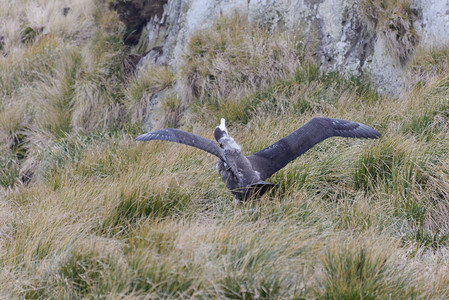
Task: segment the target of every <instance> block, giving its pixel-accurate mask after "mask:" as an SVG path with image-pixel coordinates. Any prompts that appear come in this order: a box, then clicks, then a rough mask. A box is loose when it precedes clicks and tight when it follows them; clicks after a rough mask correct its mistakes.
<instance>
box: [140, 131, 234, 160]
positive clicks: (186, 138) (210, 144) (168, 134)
mask: <svg viewBox="0 0 449 300" xmlns="http://www.w3.org/2000/svg"><path fill="white" fill-rule="evenodd" d="M153 140H161V141H168V142H175V143H179V144H184V145H188V146H192V147H196V148H198V149H201V150H204V151H206V152H209V153H210V154H213V155H215V156H217V157H218V158H219V159H221V160H223V161H226V159H225V157H224V154H223V151H222V150H221V149H220V147H218V146H217V144H216V143H215V142H214V141H211V140H209V139H206V138H203V137H201V136H199V135H196V134H193V133H190V132H186V131H182V130H179V129H174V128H167V129H161V130H157V131H152V132H148V133H145V134H142V135H140V136H138V137H137V138H136V139H135V141H142V142H144V141H153Z"/></svg>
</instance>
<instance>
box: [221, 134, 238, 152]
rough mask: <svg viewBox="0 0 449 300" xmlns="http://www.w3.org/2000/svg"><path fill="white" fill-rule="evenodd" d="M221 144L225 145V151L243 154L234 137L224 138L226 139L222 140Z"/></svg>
mask: <svg viewBox="0 0 449 300" xmlns="http://www.w3.org/2000/svg"><path fill="white" fill-rule="evenodd" d="M220 142H221V144H222V145H223V150H224V151H238V152H242V149H241V148H240V146H239V145H238V144H237V143H236V142H235V141H234V139H233V138H232V137H224V138H222V140H221V141H220Z"/></svg>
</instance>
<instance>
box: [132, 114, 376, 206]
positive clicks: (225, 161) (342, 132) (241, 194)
mask: <svg viewBox="0 0 449 300" xmlns="http://www.w3.org/2000/svg"><path fill="white" fill-rule="evenodd" d="M214 135H215V139H216V140H217V142H218V143H219V145H220V147H218V146H217V144H216V143H215V142H213V141H211V140H209V139H206V138H203V137H200V136H198V135H195V134H192V133H189V132H185V131H182V130H178V129H173V128H168V129H161V130H157V131H154V132H149V133H146V134H143V135H141V136H139V137H137V138H136V141H151V140H164V141H170V142H176V143H180V144H185V145H189V146H193V147H196V148H199V149H201V150H204V151H206V152H209V153H211V154H213V155H215V156H217V157H218V158H219V159H220V161H219V162H218V163H217V171H218V172H219V174H220V176H221V178H222V180H223V182H224V183H226V186H227V187H228V189H230V190H231V192H232V193H233V194H234V196H235V197H236V199H238V200H245V199H247V198H249V197H253V196H260V195H262V194H264V193H265V192H267V191H268V190H270V189H271V188H272V187H273V186H274V184H272V183H269V182H265V181H264V180H265V179H267V178H269V177H270V176H271V175H273V174H274V173H276V172H277V171H279V170H280V169H282V168H283V167H285V166H286V165H287V164H288V163H289V162H291V161H292V160H294V159H295V158H297V157H298V156H300V155H301V154H303V153H304V152H306V151H307V150H309V149H310V148H312V147H313V146H314V145H316V144H318V143H319V142H321V141H323V140H325V139H327V138H329V137H333V136H341V137H350V138H367V139H376V138H378V137H379V136H380V133H379V132H378V131H376V130H375V129H373V128H371V127H368V126H366V125H363V124H360V123H356V122H351V121H347V120H340V119H331V118H313V119H312V120H310V121H309V122H307V123H306V124H305V125H304V126H302V127H301V128H299V129H298V130H296V131H295V132H293V133H291V134H290V135H288V136H286V137H284V138H282V139H280V140H279V141H277V142H276V143H274V144H273V145H271V146H268V147H267V148H265V149H262V150H260V151H259V152H256V153H254V154H252V155H249V156H245V155H243V153H242V151H241V149H240V146H239V145H237V144H236V143H235V141H234V139H233V138H232V137H230V136H229V135H228V132H227V130H226V126H225V120H224V119H221V124H220V125H219V126H217V127H216V129H215V132H214Z"/></svg>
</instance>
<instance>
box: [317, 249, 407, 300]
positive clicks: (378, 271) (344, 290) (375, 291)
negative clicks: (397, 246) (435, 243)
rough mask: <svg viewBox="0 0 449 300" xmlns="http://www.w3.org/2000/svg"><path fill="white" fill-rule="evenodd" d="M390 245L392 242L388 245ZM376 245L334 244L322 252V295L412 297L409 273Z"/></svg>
mask: <svg viewBox="0 0 449 300" xmlns="http://www.w3.org/2000/svg"><path fill="white" fill-rule="evenodd" d="M390 247H391V246H390ZM383 251H385V249H382V250H380V249H379V248H377V247H376V246H375V245H363V244H362V245H358V244H357V243H350V244H349V245H342V244H338V245H336V244H333V245H331V246H329V247H328V249H327V250H326V252H325V254H324V255H323V258H322V262H323V268H324V274H323V276H324V279H323V281H322V282H321V284H322V286H323V294H322V297H323V298H325V299H379V298H401V299H402V298H404V299H405V298H413V297H414V296H415V292H414V290H413V288H411V287H410V279H411V276H409V275H408V276H407V275H406V272H404V270H401V269H400V268H398V267H397V266H395V265H394V261H392V258H391V257H390V256H388V255H387V254H385V253H383Z"/></svg>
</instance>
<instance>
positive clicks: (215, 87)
mask: <svg viewBox="0 0 449 300" xmlns="http://www.w3.org/2000/svg"><path fill="white" fill-rule="evenodd" d="M214 29H215V30H212V31H206V32H198V33H197V34H196V35H194V36H193V37H192V38H191V40H190V43H189V46H188V52H187V56H186V64H185V65H184V66H183V71H182V72H183V78H184V90H185V95H186V96H185V97H186V100H187V101H188V102H190V101H192V100H193V99H199V101H200V102H209V101H216V100H218V99H223V100H221V101H232V99H234V101H236V100H235V98H241V97H242V96H245V95H246V94H247V93H248V92H252V91H255V90H257V89H261V88H262V89H263V88H266V87H267V86H268V85H269V84H270V83H272V82H274V81H276V80H279V79H283V78H286V77H288V76H291V75H292V74H294V73H295V69H296V68H297V67H298V66H300V61H299V54H298V51H297V48H298V45H297V43H298V41H296V40H294V39H292V38H287V37H286V36H284V35H283V34H282V33H279V35H270V34H269V33H268V32H267V31H264V30H260V29H259V28H258V27H257V26H255V25H253V24H250V23H248V22H247V21H246V20H245V18H244V17H241V16H238V15H236V16H235V17H231V18H220V19H219V20H218V21H217V23H216V25H215V28H214ZM247 36H251V38H250V39H248V38H246V37H247Z"/></svg>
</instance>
